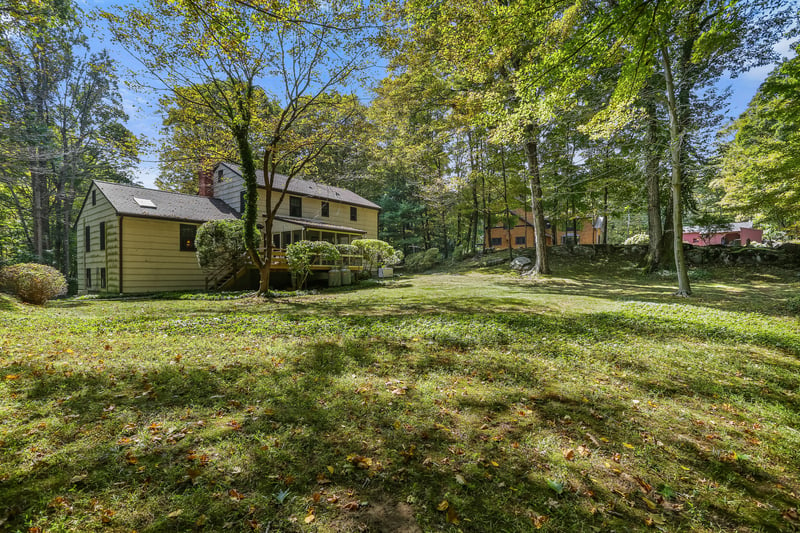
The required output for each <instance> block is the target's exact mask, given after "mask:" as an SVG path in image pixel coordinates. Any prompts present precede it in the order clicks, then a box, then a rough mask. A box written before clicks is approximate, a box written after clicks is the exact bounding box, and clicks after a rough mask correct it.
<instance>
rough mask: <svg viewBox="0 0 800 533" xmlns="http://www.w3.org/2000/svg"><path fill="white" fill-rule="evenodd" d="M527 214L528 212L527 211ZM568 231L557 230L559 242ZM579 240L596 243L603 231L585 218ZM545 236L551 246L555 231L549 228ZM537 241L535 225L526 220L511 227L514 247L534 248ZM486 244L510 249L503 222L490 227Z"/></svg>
mask: <svg viewBox="0 0 800 533" xmlns="http://www.w3.org/2000/svg"><path fill="white" fill-rule="evenodd" d="M526 215H527V213H526ZM567 233H568V232H566V231H563V230H558V231H556V238H557V239H558V242H557V244H561V241H562V240H563V237H564V236H565V235H567ZM572 233H573V232H572V231H570V232H569V235H572ZM577 234H578V242H579V243H580V244H596V243H595V242H594V241H596V240H597V236H598V235H600V236H602V231H600V230H597V231H595V230H594V228H593V227H592V221H591V220H584V221H583V225H582V227H581V228H580V229H579V230H578V232H577ZM545 236H546V237H547V245H548V246H551V245H552V244H553V232H552V230H550V229H548V230H547V231H546V232H545ZM517 237H524V238H525V244H517ZM497 239H500V242H499V244H492V241H493V240H495V241H496V240H497ZM535 243H536V237H535V234H534V231H533V226H532V225H530V224H526V223H525V222H520V223H519V224H517V225H516V226H514V227H513V228H511V247H512V248H513V249H517V248H533V247H534V245H535ZM485 245H486V247H487V248H491V249H493V250H508V246H509V242H508V230H507V229H506V228H504V227H503V226H502V224H498V225H496V226H493V227H491V228H489V234H488V235H487V236H486V242H485Z"/></svg>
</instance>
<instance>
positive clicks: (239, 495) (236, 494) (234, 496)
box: [228, 489, 244, 501]
mask: <svg viewBox="0 0 800 533" xmlns="http://www.w3.org/2000/svg"><path fill="white" fill-rule="evenodd" d="M228 496H230V498H231V500H233V501H238V500H244V494H242V493H241V492H239V491H238V490H236V489H231V490H229V491H228Z"/></svg>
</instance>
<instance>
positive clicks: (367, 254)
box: [352, 239, 403, 272]
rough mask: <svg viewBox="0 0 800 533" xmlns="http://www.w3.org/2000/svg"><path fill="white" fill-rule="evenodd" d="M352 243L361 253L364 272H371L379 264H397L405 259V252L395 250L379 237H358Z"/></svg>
mask: <svg viewBox="0 0 800 533" xmlns="http://www.w3.org/2000/svg"><path fill="white" fill-rule="evenodd" d="M352 244H353V246H355V247H356V248H357V249H358V250H359V252H360V253H361V256H362V259H363V267H364V272H371V271H373V270H375V269H376V268H377V267H379V266H384V265H385V266H392V265H396V264H397V263H399V262H400V261H402V260H403V252H402V251H400V250H395V249H394V248H393V247H392V246H391V245H390V244H389V243H387V242H385V241H381V240H378V239H356V240H354V241H353V243H352Z"/></svg>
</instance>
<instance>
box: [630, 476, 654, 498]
mask: <svg viewBox="0 0 800 533" xmlns="http://www.w3.org/2000/svg"><path fill="white" fill-rule="evenodd" d="M633 479H635V480H636V482H637V483H638V484H639V486H640V487H642V490H643V491H644V493H645V494H649V493H650V491H651V490H653V486H652V485H651V484H650V483H648V482H647V481H645V480H643V479H642V478H640V477H639V476H633Z"/></svg>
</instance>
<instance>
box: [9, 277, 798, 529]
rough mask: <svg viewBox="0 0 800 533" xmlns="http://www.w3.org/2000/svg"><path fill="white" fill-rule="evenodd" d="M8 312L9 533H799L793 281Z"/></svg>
mask: <svg viewBox="0 0 800 533" xmlns="http://www.w3.org/2000/svg"><path fill="white" fill-rule="evenodd" d="M556 268H557V272H558V275H557V276H554V277H550V278H545V279H539V280H536V279H533V280H531V279H528V278H520V277H518V276H513V275H510V274H508V273H506V272H504V271H503V270H502V269H499V268H498V269H495V270H484V271H481V272H463V273H459V274H446V273H443V274H438V275H427V276H417V277H407V278H401V279H400V280H397V281H393V282H386V283H385V284H383V285H376V284H372V285H369V286H367V287H364V288H359V289H353V290H349V291H338V292H326V293H322V294H319V295H308V296H301V297H293V298H278V299H276V300H274V301H266V302H265V301H263V300H254V299H252V298H243V299H236V300H224V301H205V300H196V299H173V300H166V299H158V300H146V299H142V300H127V301H112V300H79V299H74V300H65V301H56V302H51V303H50V304H48V305H47V307H46V308H38V307H32V306H26V305H22V304H19V303H17V302H15V301H14V300H12V299H10V298H8V297H5V296H0V328H2V329H0V348H1V349H2V351H1V352H0V367H2V368H0V530H8V531H23V532H27V531H33V532H37V531H46V532H56V531H80V532H84V531H132V530H136V531H139V532H146V531H195V530H199V531H226V530H228V531H234V532H238V531H250V530H252V531H259V532H263V531H271V532H274V531H367V530H368V531H407V532H411V531H458V530H462V531H477V532H489V531H491V532H495V531H531V530H533V529H535V528H539V527H540V528H541V530H542V531H567V532H572V531H603V532H605V531H611V530H616V531H626V530H633V531H638V530H648V529H654V530H663V531H794V530H797V529H800V521H799V520H798V516H797V510H796V509H797V508H798V507H800V503H799V502H798V497H799V495H800V319H798V317H797V316H789V312H788V310H787V309H788V307H787V300H788V298H790V297H793V296H796V295H797V294H798V289H800V278H798V277H797V276H796V275H795V274H794V273H791V272H782V271H771V272H767V273H764V272H762V273H758V274H755V273H747V272H745V271H736V270H724V269H722V270H715V271H710V272H706V271H701V272H700V273H698V274H697V277H699V278H700V279H698V280H696V281H695V283H694V289H695V291H696V296H695V297H693V298H691V299H688V300H683V299H674V298H672V297H671V296H669V293H670V291H671V290H672V287H673V285H674V281H672V280H669V279H659V278H645V277H642V276H640V275H638V274H637V273H636V271H635V269H633V268H632V267H629V266H626V265H624V264H622V263H619V264H592V265H578V266H570V265H556Z"/></svg>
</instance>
